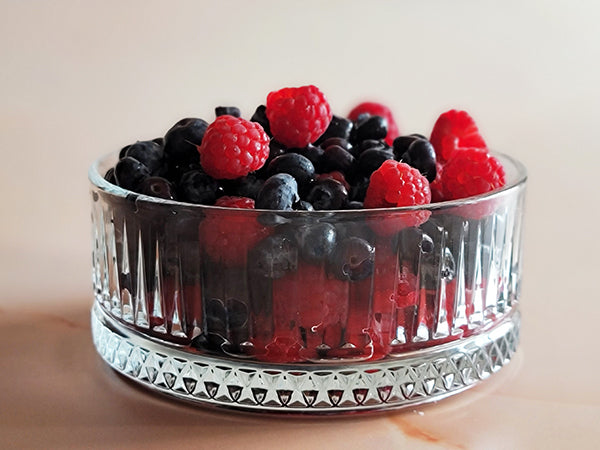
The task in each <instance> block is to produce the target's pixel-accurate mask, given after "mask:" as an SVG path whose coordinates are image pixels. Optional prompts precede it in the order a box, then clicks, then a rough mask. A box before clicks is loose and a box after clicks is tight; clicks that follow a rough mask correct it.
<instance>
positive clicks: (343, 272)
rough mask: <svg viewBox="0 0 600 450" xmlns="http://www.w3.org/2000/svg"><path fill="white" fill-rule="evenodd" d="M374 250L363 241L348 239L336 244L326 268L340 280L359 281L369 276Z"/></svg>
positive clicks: (371, 271)
mask: <svg viewBox="0 0 600 450" xmlns="http://www.w3.org/2000/svg"><path fill="white" fill-rule="evenodd" d="M374 260H375V248H374V247H373V246H372V245H371V244H369V243H368V242H367V241H365V240H364V239H361V238H358V237H350V238H347V239H344V240H343V241H341V242H338V244H337V246H336V247H335V250H334V251H333V252H332V254H331V256H330V258H329V264H328V268H329V271H330V272H331V273H333V275H335V276H336V277H337V278H339V279H340V280H350V281H359V280H364V279H365V278H367V277H369V276H371V274H372V273H373V265H374Z"/></svg>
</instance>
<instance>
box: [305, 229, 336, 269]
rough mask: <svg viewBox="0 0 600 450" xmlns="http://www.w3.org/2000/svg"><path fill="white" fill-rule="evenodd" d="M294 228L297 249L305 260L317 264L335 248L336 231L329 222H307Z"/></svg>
mask: <svg viewBox="0 0 600 450" xmlns="http://www.w3.org/2000/svg"><path fill="white" fill-rule="evenodd" d="M295 228H296V232H295V237H296V242H297V244H298V250H299V253H300V256H301V257H302V258H303V259H304V260H305V261H306V262H308V263H311V264H319V263H321V262H322V261H324V260H325V259H326V258H327V257H328V256H329V255H330V254H331V252H332V251H333V249H334V248H335V244H336V238H337V232H336V229H335V227H334V226H333V225H331V224H330V223H326V222H320V223H319V222H318V223H307V224H305V225H301V226H299V227H295Z"/></svg>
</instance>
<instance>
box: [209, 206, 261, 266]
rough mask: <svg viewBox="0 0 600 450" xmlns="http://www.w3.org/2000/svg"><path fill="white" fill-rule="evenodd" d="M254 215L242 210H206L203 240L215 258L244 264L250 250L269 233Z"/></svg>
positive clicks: (223, 261)
mask: <svg viewBox="0 0 600 450" xmlns="http://www.w3.org/2000/svg"><path fill="white" fill-rule="evenodd" d="M269 230H270V229H269V228H267V227H264V226H262V225H261V224H260V223H259V222H258V221H257V220H256V216H254V215H247V214H246V213H244V214H241V211H239V212H234V211H231V212H224V211H206V217H205V218H204V220H203V221H202V222H201V223H200V229H199V233H200V242H202V247H203V248H204V251H205V252H206V254H207V255H208V256H210V258H211V259H212V260H213V261H215V262H221V263H223V264H227V265H236V266H242V265H244V264H246V256H247V253H248V250H249V249H250V248H252V247H254V246H255V245H256V244H257V243H258V242H259V241H260V240H261V239H263V238H265V237H266V236H268V234H269Z"/></svg>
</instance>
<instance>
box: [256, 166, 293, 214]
mask: <svg viewBox="0 0 600 450" xmlns="http://www.w3.org/2000/svg"><path fill="white" fill-rule="evenodd" d="M298 200H300V197H299V196H298V183H297V182H296V179H295V178H294V177H293V176H291V175H290V174H287V173H278V174H276V175H273V176H271V177H269V178H268V179H267V181H265V184H263V187H262V189H261V190H260V192H259V193H258V196H257V198H256V204H255V206H256V209H277V210H291V209H292V206H293V205H294V203H296V202H297V201H298Z"/></svg>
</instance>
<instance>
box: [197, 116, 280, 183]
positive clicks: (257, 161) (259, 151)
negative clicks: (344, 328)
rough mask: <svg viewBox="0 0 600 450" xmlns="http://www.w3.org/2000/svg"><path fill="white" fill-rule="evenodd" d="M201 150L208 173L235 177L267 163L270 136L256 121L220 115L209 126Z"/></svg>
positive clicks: (229, 178) (223, 177)
mask: <svg viewBox="0 0 600 450" xmlns="http://www.w3.org/2000/svg"><path fill="white" fill-rule="evenodd" d="M198 151H199V152H200V164H201V165H202V168H203V169H204V171H205V172H206V173H207V174H208V175H210V176H211V177H213V178H216V179H228V180H232V179H235V178H239V177H243V176H246V175H248V174H249V173H250V172H253V171H255V170H257V169H260V168H261V167H262V166H263V165H264V164H265V161H266V160H267V158H268V156H269V136H268V135H267V133H265V131H264V130H263V129H262V127H261V126H260V125H259V124H257V123H255V122H249V121H247V120H244V119H240V118H238V117H234V116H228V115H225V116H219V117H217V118H216V119H215V121H214V122H213V123H211V124H210V125H209V126H208V128H207V129H206V133H205V134H204V138H203V139H202V144H201V145H200V146H199V147H198Z"/></svg>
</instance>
